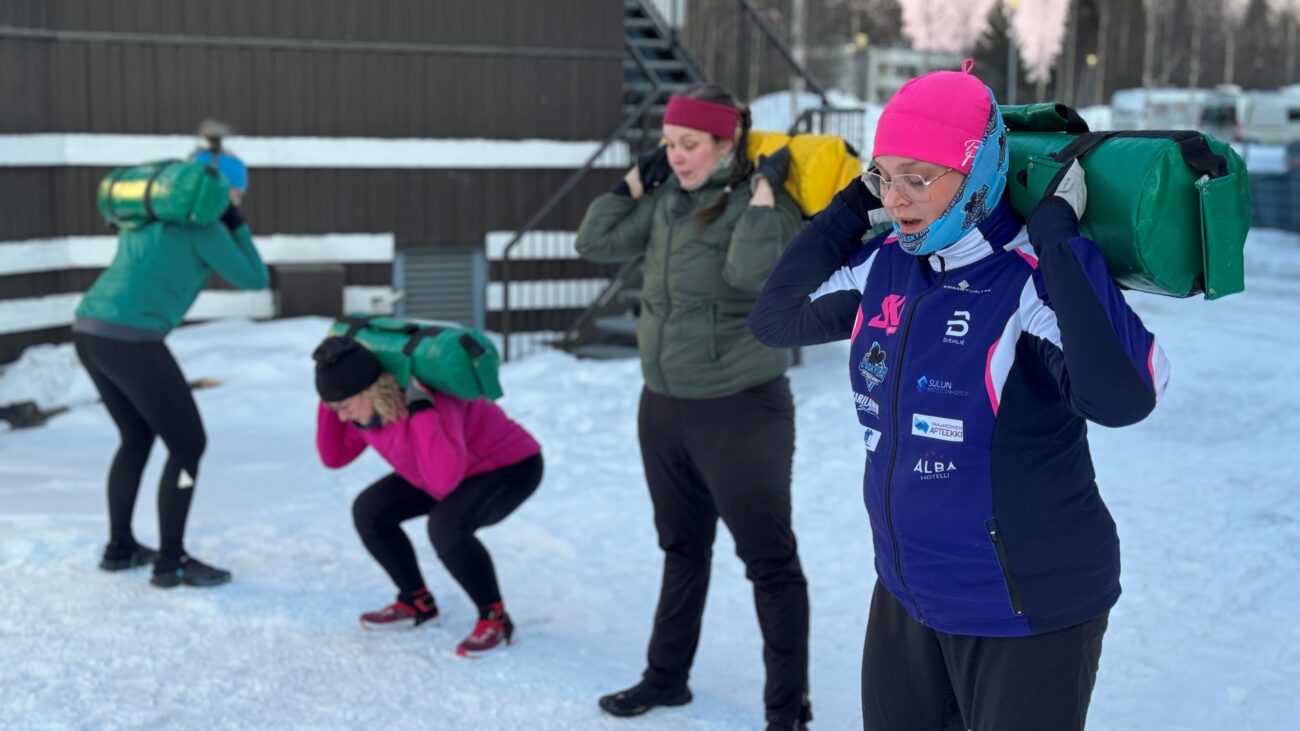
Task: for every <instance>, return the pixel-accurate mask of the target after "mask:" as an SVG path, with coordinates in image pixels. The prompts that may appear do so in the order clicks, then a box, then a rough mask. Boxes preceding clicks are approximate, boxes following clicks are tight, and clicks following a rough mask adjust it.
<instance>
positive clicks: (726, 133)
mask: <svg viewBox="0 0 1300 731" xmlns="http://www.w3.org/2000/svg"><path fill="white" fill-rule="evenodd" d="M739 118H740V111H739V110H737V109H732V108H731V107H729V106H727V105H725V104H715V103H713V102H706V101H702V100H700V99H690V98H687V97H684V96H677V95H675V94H674V95H673V96H672V97H671V98H670V99H669V100H668V108H667V109H665V110H664V124H676V125H679V126H682V127H690V128H691V129H698V130H699V131H701V132H708V133H709V134H711V135H713V136H714V137H721V138H722V139H724V140H730V139H733V138H735V136H736V120H737V119H739Z"/></svg>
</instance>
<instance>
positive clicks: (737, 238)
mask: <svg viewBox="0 0 1300 731" xmlns="http://www.w3.org/2000/svg"><path fill="white" fill-rule="evenodd" d="M749 128H750V117H749V111H748V110H747V109H745V108H743V107H742V106H741V105H740V104H739V103H737V102H736V100H735V98H734V97H733V96H732V95H731V94H728V93H727V92H725V91H723V90H722V89H720V88H718V87H714V86H704V87H698V88H695V89H692V90H690V91H688V92H686V93H685V94H683V95H680V96H674V97H672V99H671V100H670V101H669V103H668V107H667V111H666V112H665V115H664V127H663V129H664V139H665V141H666V144H665V145H663V146H661V147H659V148H658V149H656V150H655V151H653V152H651V153H647V154H646V155H643V156H642V157H641V158H640V159H639V160H638V163H637V165H636V166H635V167H633V168H632V169H631V170H629V171H628V173H627V176H626V177H625V178H624V179H623V182H621V183H620V184H619V186H618V188H616V189H615V191H614V192H612V193H607V194H605V195H602V196H600V197H599V198H597V199H596V200H595V201H593V202H592V203H591V206H590V207H589V208H588V209H587V215H586V218H585V219H584V220H583V222H582V227H581V228H580V229H579V231H578V239H577V249H578V253H579V254H581V255H582V256H583V257H585V258H587V259H591V260H594V261H618V260H622V259H630V258H633V257H638V256H644V257H645V267H644V272H645V273H644V282H643V289H642V302H641V319H640V322H639V323H638V327H637V341H638V344H639V347H640V351H641V366H642V371H643V373H644V376H645V387H644V389H643V391H642V395H641V404H640V411H639V414H638V431H639V434H640V442H641V456H642V460H643V461H644V464H645V472H646V481H647V483H648V485H649V488H650V497H651V500H652V502H653V503H654V510H655V527H656V528H657V529H658V533H659V545H660V547H661V548H662V549H663V551H664V578H663V585H662V587H661V589H660V594H659V607H658V611H657V612H656V613H655V622H654V629H653V633H652V635H651V638H650V648H649V652H648V658H647V660H648V663H647V668H646V670H645V672H644V674H643V677H642V680H641V682H640V683H638V684H636V685H634V686H633V687H631V688H628V689H626V690H624V691H621V692H618V693H614V694H611V695H608V696H605V697H603V698H601V699H600V706H601V708H603V709H604V710H605V711H606V712H608V713H611V714H613V715H616V716H632V715H637V714H640V713H644V712H646V711H648V710H650V709H651V708H654V707H656V706H672V705H682V704H684V703H687V702H689V701H690V700H691V693H690V690H689V689H688V687H687V677H688V675H689V672H690V667H691V662H692V660H693V659H694V655H695V648H696V646H697V645H698V643H699V636H700V621H701V617H702V615H703V612H704V601H705V595H706V593H707V591H708V581H709V567H710V561H711V559H712V546H713V539H714V534H715V532H716V530H717V522H718V518H721V519H722V520H723V522H724V523H726V525H727V528H728V529H729V530H730V531H731V533H732V536H733V537H734V538H735V542H736V552H737V554H739V556H740V558H741V559H742V560H743V561H744V562H745V567H746V576H748V578H749V579H750V581H751V582H753V584H754V597H755V602H756V603H757V608H758V617H759V625H760V627H761V629H762V633H763V641H764V650H763V659H764V662H765V664H766V670H767V684H766V689H765V693H764V704H765V706H766V718H767V721H768V723H769V726H768V728H769V729H794V728H803V723H804V722H805V721H807V720H808V719H809V718H811V707H810V706H809V703H808V592H807V582H806V581H805V580H804V576H803V569H802V568H801V566H800V565H799V555H798V552H797V550H796V546H795V537H794V531H793V529H792V527H791V516H790V512H791V510H790V473H791V462H792V460H793V456H794V403H793V399H792V398H791V394H790V384H789V381H788V380H787V379H786V378H785V375H784V374H785V369H786V368H787V367H789V365H790V359H789V353H788V352H787V351H784V350H773V349H770V348H767V347H765V346H763V345H762V344H760V343H759V342H758V341H757V340H755V339H754V338H753V336H752V335H750V332H749V329H748V327H747V326H746V322H745V319H746V317H747V316H748V315H749V311H750V309H751V308H752V307H753V305H754V301H755V299H756V298H757V297H758V293H759V291H760V290H761V289H762V287H763V283H764V282H765V281H766V279H767V276H768V275H769V274H770V273H771V271H772V268H773V267H774V266H775V265H776V261H777V259H778V258H779V257H780V255H781V252H782V251H784V249H785V247H786V245H787V244H788V243H789V242H790V240H791V239H792V238H794V235H795V233H796V232H798V230H799V227H800V225H801V222H802V217H801V215H800V212H799V208H798V206H797V205H796V204H795V202H794V200H792V199H791V198H790V197H789V196H788V195H787V194H786V193H785V191H784V189H783V184H784V182H785V177H786V173H787V171H788V166H789V151H788V150H784V149H783V150H781V151H779V152H777V153H775V154H773V155H772V156H771V157H770V158H763V159H760V161H759V165H758V169H757V170H755V169H754V167H753V166H752V165H751V164H750V162H749V160H748V159H747V157H746V155H745V152H746V149H747V145H748V141H749V140H748V135H749Z"/></svg>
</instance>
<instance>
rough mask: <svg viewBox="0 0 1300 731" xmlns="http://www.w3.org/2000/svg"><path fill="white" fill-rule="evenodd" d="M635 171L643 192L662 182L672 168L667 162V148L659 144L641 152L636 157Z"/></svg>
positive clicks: (671, 172)
mask: <svg viewBox="0 0 1300 731" xmlns="http://www.w3.org/2000/svg"><path fill="white" fill-rule="evenodd" d="M636 169H637V173H638V174H639V175H640V176H641V187H642V188H644V189H645V192H647V193H649V192H650V191H652V190H654V189H655V188H658V187H659V186H661V185H663V184H664V181H665V180H667V179H668V176H669V175H672V174H673V168H672V166H671V165H669V164H668V148H667V147H666V146H664V145H660V146H658V147H656V148H655V149H653V150H651V151H649V152H643V153H641V154H640V155H637V158H636Z"/></svg>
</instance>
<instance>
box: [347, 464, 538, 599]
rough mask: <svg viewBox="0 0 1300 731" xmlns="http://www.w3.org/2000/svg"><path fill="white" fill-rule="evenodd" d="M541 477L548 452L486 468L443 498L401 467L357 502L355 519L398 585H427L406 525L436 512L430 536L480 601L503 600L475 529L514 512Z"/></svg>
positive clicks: (412, 588) (457, 576)
mask: <svg viewBox="0 0 1300 731" xmlns="http://www.w3.org/2000/svg"><path fill="white" fill-rule="evenodd" d="M541 481H542V455H540V454H537V455H534V456H532V457H529V458H528V459H525V460H523V461H521V462H516V463H515V464H512V465H509V466H507V467H502V468H501V469H499V470H494V471H492V472H488V473H485V474H482V475H475V476H473V477H469V478H466V480H465V481H464V482H462V483H461V484H460V485H459V486H458V487H457V488H456V489H455V490H454V491H453V492H452V493H451V494H450V495H448V496H447V497H445V498H443V499H442V500H441V501H439V500H435V499H433V496H431V495H429V493H427V492H425V491H423V490H421V489H420V488H418V487H416V486H414V485H412V484H411V483H409V482H407V481H406V480H405V479H404V478H402V477H399V476H398V475H397V474H396V473H394V474H391V475H389V476H387V477H385V478H383V479H382V480H380V481H378V482H376V483H375V484H373V485H371V486H370V487H367V488H366V489H365V490H364V491H362V493H361V494H360V495H358V496H357V499H356V502H354V503H353V504H352V519H353V522H355V523H356V526H357V532H358V533H360V534H361V541H362V543H364V544H365V545H366V549H367V550H368V551H370V555H372V556H374V557H375V560H376V561H378V562H379V565H380V566H383V567H384V571H386V572H388V575H389V577H391V578H392V579H393V583H394V584H396V585H397V589H398V591H400V592H402V593H403V594H408V595H409V594H410V593H411V592H413V591H415V590H416V589H420V588H423V587H424V577H423V576H422V575H421V574H420V565H419V563H417V562H416V560H415V549H414V547H412V546H411V541H410V539H409V538H407V537H406V533H405V532H404V531H403V530H402V528H401V524H402V522H403V521H407V520H410V519H411V518H416V517H419V516H421V515H428V516H429V539H430V540H431V541H433V547H434V549H436V550H437V552H438V558H439V559H441V560H442V563H443V564H444V565H445V566H446V567H447V571H448V572H449V573H451V576H452V578H454V579H455V580H456V581H457V582H458V583H459V584H460V585H461V587H462V588H464V589H465V592H466V593H467V594H469V597H470V599H472V600H473V601H474V605H475V606H478V607H485V606H487V605H489V604H493V603H495V602H499V601H501V588H500V587H499V586H498V585H497V574H496V570H495V569H494V568H493V567H492V557H491V556H489V555H488V552H487V549H486V548H484V547H483V544H482V543H480V542H479V540H478V539H477V538H475V537H474V531H476V530H478V529H479V528H482V527H484V526H488V525H492V524H494V523H499V522H500V521H501V520H502V519H504V518H505V517H506V516H507V515H509V514H511V513H513V512H514V511H515V508H517V507H519V506H520V505H521V504H522V503H523V502H524V501H525V500H527V499H528V496H529V495H532V494H533V491H534V490H536V489H537V486H538V485H539V484H541Z"/></svg>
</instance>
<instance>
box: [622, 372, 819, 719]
mask: <svg viewBox="0 0 1300 731" xmlns="http://www.w3.org/2000/svg"><path fill="white" fill-rule="evenodd" d="M638 430H639V433H640V438H641V458H642V460H643V461H644V462H645V473H646V482H647V483H648V484H649V487H650V498H651V500H652V501H653V503H654V510H655V528H657V529H658V532H659V547H660V548H662V549H663V551H664V575H663V586H662V588H661V589H660V592H659V607H658V609H657V611H656V612H655V623H654V633H653V634H652V635H651V636H650V649H649V652H648V660H649V667H648V668H647V669H646V672H645V679H646V680H647V681H649V682H650V683H652V684H655V685H659V686H665V687H676V686H682V685H685V684H686V680H687V676H688V675H689V674H690V668H691V662H692V661H693V660H694V658H695V649H696V647H697V646H698V645H699V641H700V621H701V619H702V617H703V614H704V600H705V596H706V595H707V593H708V589H709V568H710V562H711V561H712V557H713V538H714V535H715V533H716V531H717V524H718V518H719V517H721V518H722V521H723V522H724V523H726V525H727V528H728V529H729V530H730V531H731V535H732V537H734V538H735V541H736V553H737V555H739V556H740V559H741V560H742V561H744V562H745V576H746V577H748V578H749V580H750V581H751V582H752V583H753V585H754V603H755V605H756V607H757V610H758V623H759V627H760V628H761V630H762V632H763V662H764V664H765V665H766V669H767V685H766V688H765V691H764V703H765V705H766V707H767V717H768V719H769V720H775V721H787V720H795V719H798V718H799V717H800V714H801V707H802V706H803V704H805V703H806V699H807V692H808V584H807V581H805V579H804V576H803V568H802V567H801V566H800V565H799V554H798V552H797V550H796V547H795V538H794V531H793V529H792V528H791V524H790V469H791V462H792V461H793V459H794V402H793V399H792V398H791V396H790V383H789V381H787V380H786V379H785V378H784V377H781V378H778V379H776V380H773V381H769V382H767V383H764V384H761V385H759V386H755V387H753V388H750V389H748V390H746V391H742V392H741V393H738V394H735V395H733V396H726V397H723V398H714V399H680V398H673V397H670V396H664V395H661V394H656V393H652V392H651V391H649V390H645V391H643V392H642V394H641V409H640V413H639V416H638Z"/></svg>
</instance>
